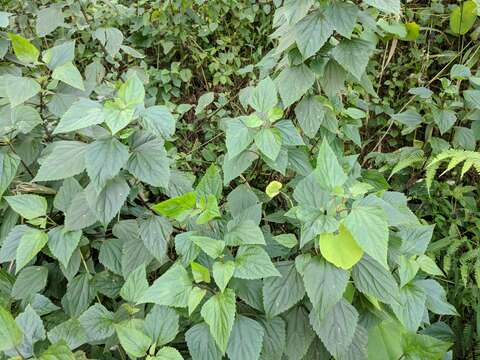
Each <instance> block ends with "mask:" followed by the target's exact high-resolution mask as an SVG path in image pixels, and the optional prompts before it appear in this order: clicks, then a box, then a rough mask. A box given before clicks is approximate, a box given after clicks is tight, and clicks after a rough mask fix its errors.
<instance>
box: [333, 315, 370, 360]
mask: <svg viewBox="0 0 480 360" xmlns="http://www.w3.org/2000/svg"><path fill="white" fill-rule="evenodd" d="M368 340H369V339H368V332H367V330H365V328H364V327H363V326H361V325H360V324H358V325H357V327H356V329H355V334H354V335H353V340H352V343H351V344H350V346H349V347H348V349H347V351H345V352H343V353H342V354H341V355H340V357H339V359H340V360H353V359H357V358H359V359H367V358H368V357H367V356H368V355H367V347H368Z"/></svg>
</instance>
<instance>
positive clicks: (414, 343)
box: [403, 333, 452, 360]
mask: <svg viewBox="0 0 480 360" xmlns="http://www.w3.org/2000/svg"><path fill="white" fill-rule="evenodd" d="M451 346H452V344H451V343H449V342H446V341H442V340H439V339H436V338H434V337H431V336H427V335H422V334H415V333H407V334H405V336H404V340H403V349H404V354H406V355H407V357H409V358H413V359H415V358H417V359H429V360H435V359H445V358H446V357H448V355H447V354H446V353H447V351H448V349H450V347H451Z"/></svg>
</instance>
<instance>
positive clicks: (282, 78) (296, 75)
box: [275, 65, 315, 108]
mask: <svg viewBox="0 0 480 360" xmlns="http://www.w3.org/2000/svg"><path fill="white" fill-rule="evenodd" d="M275 82H276V84H277V87H278V91H279V93H280V97H281V98H282V102H283V106H284V107H285V108H286V107H288V106H290V105H292V104H293V103H294V102H295V101H297V100H299V99H300V98H301V97H302V96H303V94H305V93H306V92H307V91H308V89H310V88H311V87H312V85H313V83H314V82H315V74H314V73H313V72H312V71H311V70H310V69H309V68H308V66H306V65H300V66H295V67H286V68H285V69H283V70H282V72H281V73H280V75H278V77H277V78H276V79H275Z"/></svg>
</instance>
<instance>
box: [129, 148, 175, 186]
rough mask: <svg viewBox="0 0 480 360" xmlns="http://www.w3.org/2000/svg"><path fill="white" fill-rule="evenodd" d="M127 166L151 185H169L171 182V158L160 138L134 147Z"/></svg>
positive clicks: (131, 171)
mask: <svg viewBox="0 0 480 360" xmlns="http://www.w3.org/2000/svg"><path fill="white" fill-rule="evenodd" d="M126 168H127V169H128V171H129V172H130V173H132V174H133V175H135V176H136V177H138V178H139V179H140V180H142V181H144V182H146V183H148V184H150V185H153V186H162V187H167V186H168V184H169V181H170V160H169V159H168V157H167V152H166V151H165V148H164V146H163V142H162V141H160V140H158V139H152V140H149V141H146V142H144V143H142V144H140V145H138V146H136V147H134V148H133V151H132V154H131V155H130V159H129V160H128V163H127V165H126Z"/></svg>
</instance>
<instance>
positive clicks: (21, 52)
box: [8, 33, 40, 85]
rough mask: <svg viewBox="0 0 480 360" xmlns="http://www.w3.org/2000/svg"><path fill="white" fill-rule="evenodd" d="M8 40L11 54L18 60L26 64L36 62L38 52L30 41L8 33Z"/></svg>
mask: <svg viewBox="0 0 480 360" xmlns="http://www.w3.org/2000/svg"><path fill="white" fill-rule="evenodd" d="M8 38H9V39H10V41H11V42H12V47H13V52H14V53H15V56H16V57H17V58H18V60H20V61H21V62H23V63H27V64H30V63H36V62H37V60H38V56H39V55H40V52H39V51H38V49H37V48H36V47H35V46H34V45H33V44H32V43H31V42H30V41H28V40H27V39H25V38H24V37H23V36H21V35H17V34H12V33H8ZM15 85H17V84H15Z"/></svg>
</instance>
